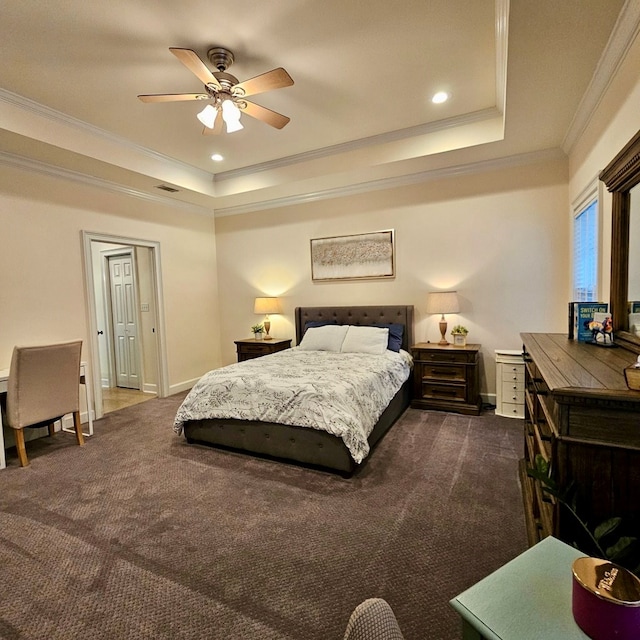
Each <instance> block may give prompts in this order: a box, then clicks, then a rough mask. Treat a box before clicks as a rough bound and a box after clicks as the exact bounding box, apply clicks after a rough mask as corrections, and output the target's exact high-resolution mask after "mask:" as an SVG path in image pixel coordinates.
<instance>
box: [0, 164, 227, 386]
mask: <svg viewBox="0 0 640 640" xmlns="http://www.w3.org/2000/svg"><path fill="white" fill-rule="evenodd" d="M83 230H85V231H90V232H95V233H105V234H113V235H117V236H124V237H127V238H135V239H140V240H149V241H156V242H159V243H160V253H161V262H162V274H161V276H162V283H163V294H164V318H165V327H166V342H167V344H166V347H167V358H168V378H169V380H168V382H169V385H170V388H171V391H172V392H174V391H176V390H178V389H181V388H186V387H188V386H189V385H190V384H192V382H193V380H195V379H197V378H198V377H199V376H201V375H202V373H204V372H205V371H208V370H209V369H211V368H213V367H216V366H219V364H220V353H219V335H218V303H217V274H216V248H215V230H214V221H213V219H212V218H211V217H207V216H205V215H198V214H194V213H191V212H188V211H186V210H184V209H179V208H177V207H173V206H165V205H163V204H158V203H154V202H149V201H146V200H142V199H139V198H134V197H131V196H126V195H124V194H120V193H117V192H114V191H109V190H105V189H98V188H94V187H91V186H88V185H83V184H78V183H73V182H69V181H67V180H63V179H59V178H55V177H49V176H43V175H39V174H36V173H32V172H28V171H22V170H19V169H14V168H8V167H3V168H2V170H1V171H0V234H1V237H2V250H1V251H0V323H1V327H0V368H2V367H8V366H9V362H10V359H11V351H12V349H13V346H14V345H15V344H34V343H43V342H48V341H54V340H69V339H73V338H76V337H80V338H82V339H83V340H84V341H85V344H84V346H83V359H85V360H90V351H89V348H88V344H87V342H86V341H87V337H88V328H87V327H88V322H87V314H86V303H85V285H84V277H83V264H82V242H81V231H83Z"/></svg>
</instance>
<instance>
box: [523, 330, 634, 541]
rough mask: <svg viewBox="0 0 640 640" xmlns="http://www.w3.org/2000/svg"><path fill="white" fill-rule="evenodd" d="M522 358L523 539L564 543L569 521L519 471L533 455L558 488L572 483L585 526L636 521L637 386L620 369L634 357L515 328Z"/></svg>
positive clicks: (570, 535) (572, 524) (571, 531)
mask: <svg viewBox="0 0 640 640" xmlns="http://www.w3.org/2000/svg"><path fill="white" fill-rule="evenodd" d="M522 341H523V352H524V360H525V425H524V458H523V459H522V460H521V463H520V478H521V484H522V491H523V499H524V507H525V517H526V521H527V533H528V538H529V543H530V544H531V545H533V544H535V543H536V542H538V541H539V540H541V539H542V538H545V537H546V536H549V535H553V536H555V537H557V538H560V539H561V540H564V541H565V542H568V543H572V542H573V536H574V533H575V530H574V527H575V522H574V520H573V517H572V516H571V514H570V513H569V512H568V511H567V510H566V509H564V508H563V509H561V508H560V506H559V505H558V504H556V503H555V501H554V500H552V499H551V497H550V496H548V495H546V494H544V493H543V491H542V487H541V485H540V482H539V481H537V480H534V479H533V478H530V477H528V476H527V468H530V467H532V466H533V464H534V460H535V457H536V455H537V454H540V455H542V456H543V457H544V459H545V460H547V461H548V462H549V464H550V467H551V470H552V471H551V474H552V477H553V479H554V480H555V481H556V482H557V483H558V486H559V487H560V489H561V490H562V489H566V488H568V487H569V486H573V487H574V488H575V498H576V507H577V511H578V513H579V514H580V516H581V517H582V519H583V520H586V521H588V522H589V523H590V524H591V525H592V527H594V526H595V525H597V524H598V523H600V522H602V521H603V520H605V519H607V518H610V517H612V516H621V517H622V518H624V520H625V522H628V523H629V524H632V525H634V526H635V527H638V526H640V499H639V498H638V496H639V495H640V391H630V390H629V389H627V386H626V383H625V380H624V374H623V370H624V367H626V366H628V365H629V364H631V363H632V362H634V361H635V359H636V355H635V354H633V353H631V352H630V351H627V350H625V349H622V348H604V347H597V346H594V345H590V344H587V343H584V342H577V341H574V340H569V339H568V338H567V336H566V335H562V334H549V333H524V334H522Z"/></svg>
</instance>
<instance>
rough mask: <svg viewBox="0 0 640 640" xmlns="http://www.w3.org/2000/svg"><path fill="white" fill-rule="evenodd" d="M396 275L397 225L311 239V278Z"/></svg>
mask: <svg viewBox="0 0 640 640" xmlns="http://www.w3.org/2000/svg"><path fill="white" fill-rule="evenodd" d="M393 277H395V252H394V233H393V229H389V230H387V231H374V232H373V233H360V234H356V235H351V236H335V237H332V238H315V239H313V240H311V279H312V280H314V281H319V280H359V279H367V278H376V279H377V278H393Z"/></svg>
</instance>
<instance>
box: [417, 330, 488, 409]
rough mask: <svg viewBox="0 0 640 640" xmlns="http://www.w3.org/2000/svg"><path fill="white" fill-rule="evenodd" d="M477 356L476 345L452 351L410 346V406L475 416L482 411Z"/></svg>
mask: <svg viewBox="0 0 640 640" xmlns="http://www.w3.org/2000/svg"><path fill="white" fill-rule="evenodd" d="M479 352H480V345H479V344H468V345H466V346H464V347H454V346H453V345H452V344H449V345H439V344H437V343H433V342H419V343H418V344H416V345H413V346H412V347H411V355H412V356H413V361H414V366H413V390H414V393H413V400H412V401H411V406H412V407H414V408H416V409H440V410H444V411H455V412H457V413H465V414H467V415H476V416H477V415H478V414H479V413H480V409H481V407H482V399H481V398H480V370H479V368H478V360H479V355H478V354H479Z"/></svg>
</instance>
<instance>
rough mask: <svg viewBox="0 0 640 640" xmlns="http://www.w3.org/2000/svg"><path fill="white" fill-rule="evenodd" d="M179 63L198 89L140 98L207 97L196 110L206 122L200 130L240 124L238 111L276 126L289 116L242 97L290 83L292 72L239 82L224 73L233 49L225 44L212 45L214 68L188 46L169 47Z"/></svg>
mask: <svg viewBox="0 0 640 640" xmlns="http://www.w3.org/2000/svg"><path fill="white" fill-rule="evenodd" d="M169 51H171V53H173V55H174V56H176V58H178V60H180V62H182V64H183V65H184V66H185V67H187V69H189V71H191V72H192V73H193V74H195V75H196V76H197V77H198V78H199V79H200V81H201V82H203V83H204V92H201V93H161V94H155V95H139V96H138V98H140V100H142V102H176V101H181V100H206V101H207V102H208V103H209V104H207V106H206V107H205V108H204V109H203V110H202V111H201V112H200V113H199V114H198V120H200V122H202V124H204V125H205V127H204V130H203V131H202V133H203V134H218V133H222V130H223V123H224V124H225V125H226V129H227V133H232V132H234V131H239V130H240V129H242V128H243V126H242V124H241V122H240V115H241V114H242V113H246V114H247V115H249V116H251V117H253V118H257V119H258V120H261V121H262V122H265V123H266V124H268V125H271V126H272V127H275V128H276V129H282V127H284V126H285V125H286V124H287V123H288V122H289V120H290V118H288V117H287V116H283V115H282V114H281V113H276V112H275V111H272V110H271V109H267V108H266V107H262V106H260V105H259V104H256V103H255V102H250V101H249V100H245V98H246V97H247V96H253V95H256V94H258V93H264V92H265V91H272V90H274V89H281V88H282V87H290V86H291V85H292V84H293V80H292V79H291V76H290V75H289V74H288V73H287V72H286V71H285V70H284V69H283V68H282V67H278V68H277V69H272V70H271V71H267V72H266V73H263V74H261V75H259V76H255V77H254V78H250V79H249V80H245V81H244V82H238V79H237V78H236V77H234V76H232V75H231V74H230V73H227V69H228V68H229V66H231V64H232V63H233V53H231V51H229V50H228V49H225V48H224V47H213V48H211V49H209V51H208V52H207V57H208V58H209V61H210V62H211V63H212V64H213V66H214V67H215V68H216V69H217V71H213V72H212V71H210V70H209V68H208V67H207V66H206V65H205V63H204V62H203V61H202V60H201V59H200V57H199V56H198V54H197V53H196V52H195V51H192V50H191V49H180V48H177V47H169Z"/></svg>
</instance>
